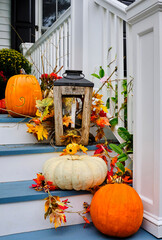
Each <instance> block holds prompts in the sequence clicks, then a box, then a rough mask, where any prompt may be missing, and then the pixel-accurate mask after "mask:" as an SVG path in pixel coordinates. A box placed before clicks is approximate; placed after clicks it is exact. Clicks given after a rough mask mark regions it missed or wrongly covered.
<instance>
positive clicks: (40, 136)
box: [35, 124, 48, 140]
mask: <svg viewBox="0 0 162 240" xmlns="http://www.w3.org/2000/svg"><path fill="white" fill-rule="evenodd" d="M35 131H36V134H37V137H38V140H43V137H44V138H45V139H47V138H48V132H47V130H46V129H45V128H44V127H43V126H42V125H41V124H39V125H37V126H36V127H35Z"/></svg>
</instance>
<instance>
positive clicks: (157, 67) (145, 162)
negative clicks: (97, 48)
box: [127, 0, 162, 238]
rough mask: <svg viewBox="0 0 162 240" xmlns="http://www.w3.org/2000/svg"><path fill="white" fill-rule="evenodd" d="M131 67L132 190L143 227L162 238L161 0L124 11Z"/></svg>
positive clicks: (147, 2)
mask: <svg viewBox="0 0 162 240" xmlns="http://www.w3.org/2000/svg"><path fill="white" fill-rule="evenodd" d="M127 14H128V15H127V16H128V22H129V23H130V24H132V34H133V38H132V39H133V44H132V46H133V66H134V73H133V77H134V160H133V161H134V166H133V168H134V188H135V189H136V190H137V192H138V193H139V194H140V196H141V198H142V201H143V205H144V220H143V225H142V226H143V228H144V229H146V230H147V231H149V232H150V233H152V234H153V235H155V236H156V237H158V238H160V237H162V0H147V1H143V0H137V1H136V2H135V3H134V4H132V5H131V6H130V7H128V8H127Z"/></svg>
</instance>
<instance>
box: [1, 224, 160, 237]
mask: <svg viewBox="0 0 162 240" xmlns="http://www.w3.org/2000/svg"><path fill="white" fill-rule="evenodd" d="M83 227H84V224H78V225H73V226H66V227H60V228H57V229H54V228H52V229H47V230H40V231H35V232H28V233H19V234H13V235H8V236H2V237H0V239H1V240H36V239H39V240H53V239H57V240H72V239H77V240H83V239H85V240H92V239H93V240H102V239H107V240H110V239H111V240H112V239H118V238H114V237H108V236H105V235H103V234H102V233H100V232H99V231H98V230H97V229H96V228H95V227H94V225H93V224H92V223H91V224H88V225H86V227H85V228H83ZM125 239H131V240H137V239H140V240H141V239H142V240H143V239H147V240H153V239H157V238H156V237H154V236H152V235H151V234H149V233H148V232H146V231H145V230H143V229H141V228H140V229H139V230H138V232H137V233H136V234H134V235H133V236H131V237H128V238H125Z"/></svg>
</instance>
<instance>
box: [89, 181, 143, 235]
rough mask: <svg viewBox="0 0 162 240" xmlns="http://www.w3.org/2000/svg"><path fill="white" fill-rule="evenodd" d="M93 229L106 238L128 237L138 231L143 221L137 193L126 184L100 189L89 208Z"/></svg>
mask: <svg viewBox="0 0 162 240" xmlns="http://www.w3.org/2000/svg"><path fill="white" fill-rule="evenodd" d="M90 213H91V218H92V222H93V224H94V225H95V227H96V228H97V229H98V230H99V231H100V232H102V233H103V234H106V235H108V236H113V237H121V238H124V237H128V236H131V235H133V234H134V233H136V232H137V231H138V229H139V228H140V226H141V223H142V219H143V204H142V201H141V199H140V197H139V195H138V194H137V192H136V191H135V190H134V189H133V188H132V187H130V186H129V185H127V184H123V183H120V184H119V183H114V184H107V185H105V186H103V187H101V188H100V189H99V190H98V191H97V192H96V193H95V195H94V197H93V199H92V202H91V208H90Z"/></svg>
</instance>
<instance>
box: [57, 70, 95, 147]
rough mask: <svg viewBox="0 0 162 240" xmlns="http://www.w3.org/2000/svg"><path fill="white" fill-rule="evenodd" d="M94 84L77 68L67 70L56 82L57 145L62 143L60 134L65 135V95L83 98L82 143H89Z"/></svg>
mask: <svg viewBox="0 0 162 240" xmlns="http://www.w3.org/2000/svg"><path fill="white" fill-rule="evenodd" d="M93 86H94V84H93V83H92V82H90V81H88V80H86V79H85V78H84V74H83V73H82V71H76V70H66V71H65V73H64V74H63V78H61V79H59V80H57V81H56V82H55V83H54V87H53V93H54V112H55V143H56V145H62V143H61V139H60V136H63V134H64V132H63V108H62V99H63V98H65V97H68V98H81V99H82V102H83V105H82V125H81V140H80V143H81V144H83V145H88V141H89V129H90V116H91V104H92V92H93ZM74 128H75V126H74Z"/></svg>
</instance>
